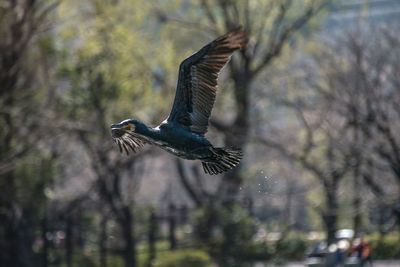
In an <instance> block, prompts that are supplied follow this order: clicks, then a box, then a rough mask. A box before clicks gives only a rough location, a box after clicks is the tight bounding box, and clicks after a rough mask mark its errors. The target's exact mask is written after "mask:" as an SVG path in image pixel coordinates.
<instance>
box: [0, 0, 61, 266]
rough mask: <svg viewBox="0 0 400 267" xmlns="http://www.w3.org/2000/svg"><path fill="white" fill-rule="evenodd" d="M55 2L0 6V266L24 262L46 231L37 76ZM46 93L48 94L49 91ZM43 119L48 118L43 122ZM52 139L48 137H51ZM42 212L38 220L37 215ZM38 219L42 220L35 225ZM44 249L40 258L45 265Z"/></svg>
mask: <svg viewBox="0 0 400 267" xmlns="http://www.w3.org/2000/svg"><path fill="white" fill-rule="evenodd" d="M56 4H57V2H56V1H46V3H44V1H28V0H27V1H2V3H1V5H0V51H1V52H0V221H1V222H2V223H1V225H0V265H1V266H30V265H31V264H32V263H33V262H34V263H38V264H39V263H40V259H38V258H36V257H34V256H35V255H34V252H33V251H32V244H33V240H34V237H35V232H36V231H38V230H39V229H42V230H43V231H45V230H46V220H45V209H46V198H47V197H46V196H45V194H44V192H45V189H46V187H47V185H48V184H50V183H51V181H52V178H53V174H54V167H55V158H56V154H57V153H56V149H49V147H50V146H49V145H54V143H50V142H44V141H43V138H46V137H50V136H51V132H52V131H51V130H46V129H45V127H46V126H48V125H45V123H43V121H42V119H43V117H44V114H45V113H44V105H43V104H42V102H44V101H45V100H46V99H45V98H44V97H43V96H42V94H43V93H44V92H46V90H49V91H50V90H52V88H50V87H46V86H44V84H42V83H41V80H40V74H43V73H44V72H41V71H45V70H46V68H45V66H44V61H43V60H42V58H41V54H42V53H44V54H46V55H49V54H50V53H49V50H46V47H45V46H44V43H46V40H47V43H50V45H49V46H48V47H49V48H51V38H47V36H46V33H45V32H44V31H45V30H46V28H47V27H48V26H49V21H50V20H49V14H50V13H51V11H52V10H53V9H54V8H55V6H56ZM49 91H48V92H49ZM46 123H48V121H46ZM52 141H54V139H53V140H52ZM41 216H43V218H40V217H41ZM41 221H42V223H41ZM46 256H47V255H46V250H44V256H43V257H42V259H41V260H42V262H43V264H44V265H46V262H47V257H46Z"/></svg>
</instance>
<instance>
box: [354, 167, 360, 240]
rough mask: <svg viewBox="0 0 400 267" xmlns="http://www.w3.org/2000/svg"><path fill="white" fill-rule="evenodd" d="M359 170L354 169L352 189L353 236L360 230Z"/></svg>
mask: <svg viewBox="0 0 400 267" xmlns="http://www.w3.org/2000/svg"><path fill="white" fill-rule="evenodd" d="M359 172H360V168H359V166H356V167H355V168H354V177H353V179H354V188H353V194H354V195H353V196H354V199H353V212H354V217H353V229H354V235H355V236H357V235H358V234H359V233H360V229H361V223H362V221H361V196H360V187H361V182H360V178H361V177H360V173H359Z"/></svg>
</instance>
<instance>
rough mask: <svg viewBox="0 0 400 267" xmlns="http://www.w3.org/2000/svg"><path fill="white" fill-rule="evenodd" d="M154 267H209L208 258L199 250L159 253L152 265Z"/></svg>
mask: <svg viewBox="0 0 400 267" xmlns="http://www.w3.org/2000/svg"><path fill="white" fill-rule="evenodd" d="M154 266H156V267H188V266H190V267H211V266H213V264H212V261H211V258H210V256H209V255H208V254H207V253H206V252H204V251H201V250H178V251H173V252H165V253H162V254H161V253H160V254H159V255H158V257H157V260H156V262H155V264H154Z"/></svg>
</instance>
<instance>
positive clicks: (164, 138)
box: [137, 122, 213, 160]
mask: <svg viewBox="0 0 400 267" xmlns="http://www.w3.org/2000/svg"><path fill="white" fill-rule="evenodd" d="M137 131H138V133H140V131H143V132H142V136H144V139H145V140H146V141H147V142H149V143H151V144H153V145H156V146H158V147H160V148H162V149H164V150H166V151H168V152H170V153H172V154H174V155H175V156H178V157H181V158H184V159H190V160H194V159H200V160H206V159H211V158H212V154H213V153H212V150H213V146H212V145H211V143H210V142H209V141H208V140H207V139H206V138H205V137H204V136H201V135H198V134H196V133H192V132H188V131H186V130H185V129H183V128H182V127H181V126H179V125H176V124H175V123H170V122H164V123H162V124H160V125H159V126H158V127H155V128H145V127H143V128H142V127H140V128H139V127H137Z"/></svg>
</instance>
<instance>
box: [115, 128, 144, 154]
mask: <svg viewBox="0 0 400 267" xmlns="http://www.w3.org/2000/svg"><path fill="white" fill-rule="evenodd" d="M114 142H115V143H116V144H117V145H118V147H119V151H120V152H121V153H123V152H124V151H125V153H126V154H127V155H129V150H132V152H133V153H137V152H138V151H139V150H140V149H141V148H142V147H143V146H144V145H145V144H146V143H147V142H146V141H145V140H143V139H141V138H139V137H137V136H135V134H133V133H130V132H125V133H124V134H122V135H121V136H119V137H116V138H114Z"/></svg>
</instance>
